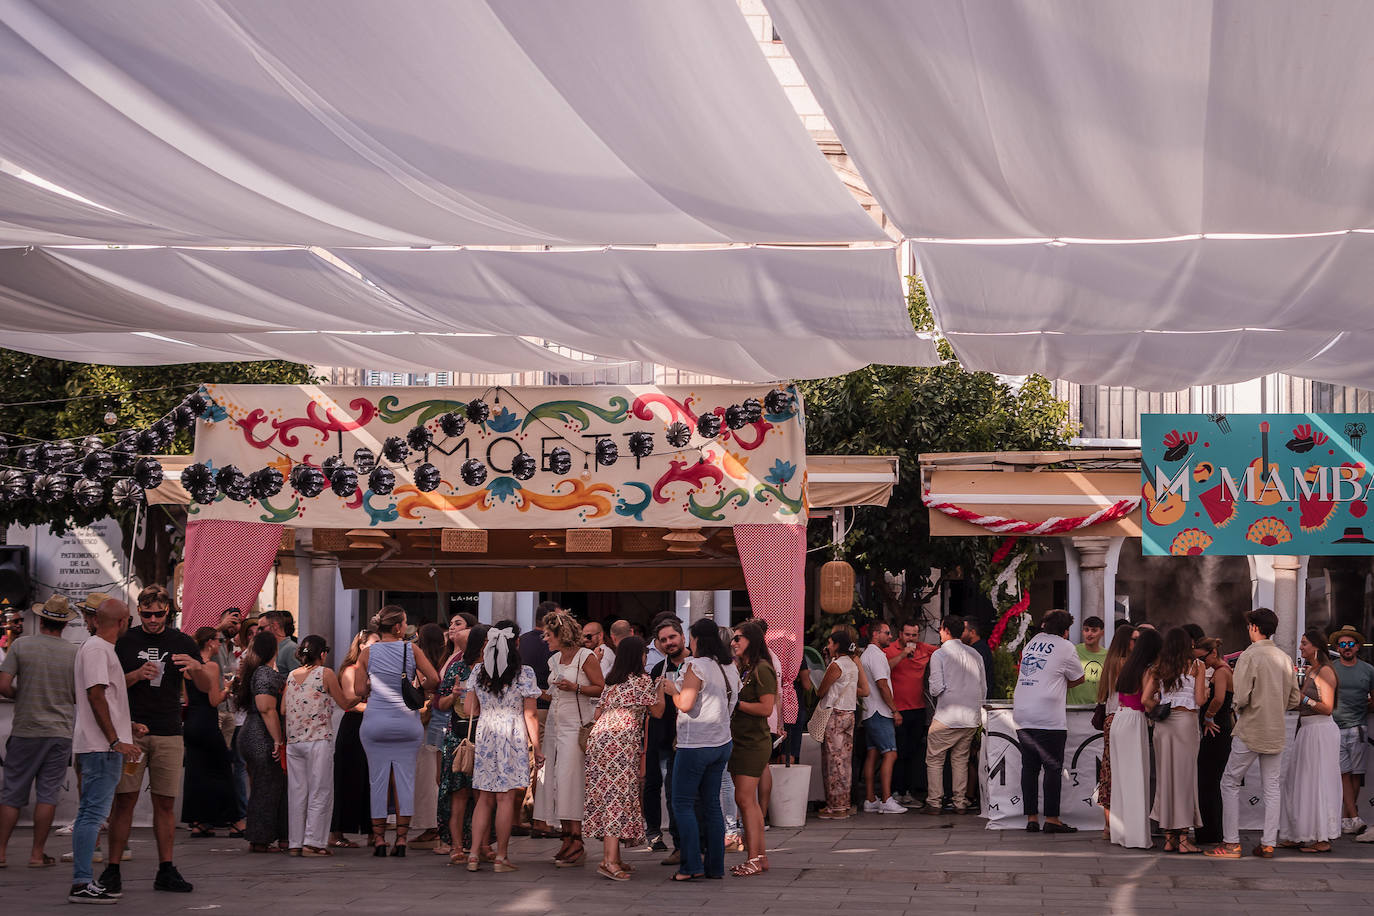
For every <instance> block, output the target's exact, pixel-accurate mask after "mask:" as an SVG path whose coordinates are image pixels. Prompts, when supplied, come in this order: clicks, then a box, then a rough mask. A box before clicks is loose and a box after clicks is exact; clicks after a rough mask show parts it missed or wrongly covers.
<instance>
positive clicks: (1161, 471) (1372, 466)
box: [1140, 413, 1374, 556]
mask: <svg viewBox="0 0 1374 916" xmlns="http://www.w3.org/2000/svg"><path fill="white" fill-rule="evenodd" d="M1140 424H1141V425H1140V429H1141V497H1142V510H1143V511H1142V515H1143V520H1142V521H1143V525H1142V528H1143V539H1142V544H1143V550H1144V553H1145V554H1146V555H1148V556H1197V555H1200V554H1210V555H1215V556H1248V555H1255V554H1285V555H1316V556H1332V555H1371V554H1374V537H1371V535H1374V516H1369V515H1368V513H1369V507H1370V501H1371V499H1374V436H1371V437H1370V442H1365V441H1364V440H1365V436H1366V435H1367V434H1368V433H1369V431H1370V425H1369V424H1370V420H1369V416H1368V415H1366V414H1312V413H1306V414H1231V415H1229V416H1228V415H1225V414H1145V415H1142V416H1141V418H1140ZM1366 448H1368V449H1369V451H1365V449H1366Z"/></svg>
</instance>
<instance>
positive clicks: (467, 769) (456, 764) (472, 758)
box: [450, 719, 477, 776]
mask: <svg viewBox="0 0 1374 916" xmlns="http://www.w3.org/2000/svg"><path fill="white" fill-rule="evenodd" d="M476 766H477V745H475V744H473V743H472V720H471V719H468V736H467V737H466V738H464V739H463V740H462V741H459V742H458V747H457V749H456V750H454V752H453V766H452V767H451V768H450V769H452V771H453V772H455V773H465V774H467V775H468V776H471V775H472V771H473V769H474V768H475V767H476Z"/></svg>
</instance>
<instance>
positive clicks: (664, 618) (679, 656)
mask: <svg viewBox="0 0 1374 916" xmlns="http://www.w3.org/2000/svg"><path fill="white" fill-rule="evenodd" d="M650 627H651V629H652V630H653V633H654V644H655V645H656V646H657V647H658V651H659V652H662V653H663V661H661V662H659V663H658V664H657V665H654V667H653V669H652V670H651V671H650V672H649V675H650V676H651V677H652V678H654V682H655V683H657V682H658V678H660V677H665V676H666V677H670V678H672V679H674V680H677V679H678V678H680V677H681V675H680V674H679V672H681V671H682V668H683V666H684V665H686V664H687V640H686V639H685V638H684V637H683V635H682V621H681V620H680V619H679V618H678V616H677V615H676V614H674V613H672V612H671V611H665V612H664V613H662V614H659V615H658V616H657V617H655V618H654V622H653V623H652V624H650ZM647 738H648V740H647V742H646V749H645V753H644V799H643V802H644V824H645V826H646V828H647V830H646V831H645V835H646V836H647V837H648V838H649V840H648V842H649V847H648V848H649V850H650V851H658V852H664V851H667V849H668V844H667V843H664V842H663V801H662V799H661V798H660V793H661V794H662V796H663V797H665V798H666V799H667V802H668V833H669V835H670V836H672V838H673V852H672V855H670V856H669V857H668V859H667V860H665V861H664V863H663V864H664V865H669V864H672V865H676V864H678V863H679V862H680V861H681V858H680V857H681V855H682V854H681V853H680V852H679V851H678V833H677V819H676V818H674V817H673V797H672V795H673V757H674V756H675V754H674V749H673V744H674V742H675V741H676V740H677V707H676V706H674V705H673V704H672V702H671V701H669V702H667V703H665V704H664V706H663V715H662V717H661V718H654V717H653V716H650V717H649V723H648V736H647Z"/></svg>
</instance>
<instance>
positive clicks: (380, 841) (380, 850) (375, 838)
mask: <svg viewBox="0 0 1374 916" xmlns="http://www.w3.org/2000/svg"><path fill="white" fill-rule="evenodd" d="M372 855H373V857H374V858H377V859H381V858H385V856H386V822H385V821H383V822H382V825H381V827H378V826H377V825H376V824H373V825H372Z"/></svg>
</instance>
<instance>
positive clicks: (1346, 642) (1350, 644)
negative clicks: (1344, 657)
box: [1336, 639, 1355, 649]
mask: <svg viewBox="0 0 1374 916" xmlns="http://www.w3.org/2000/svg"><path fill="white" fill-rule="evenodd" d="M1336 648H1337V649H1353V648H1355V641H1354V640H1352V639H1342V640H1341V641H1340V642H1338V643H1336Z"/></svg>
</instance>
